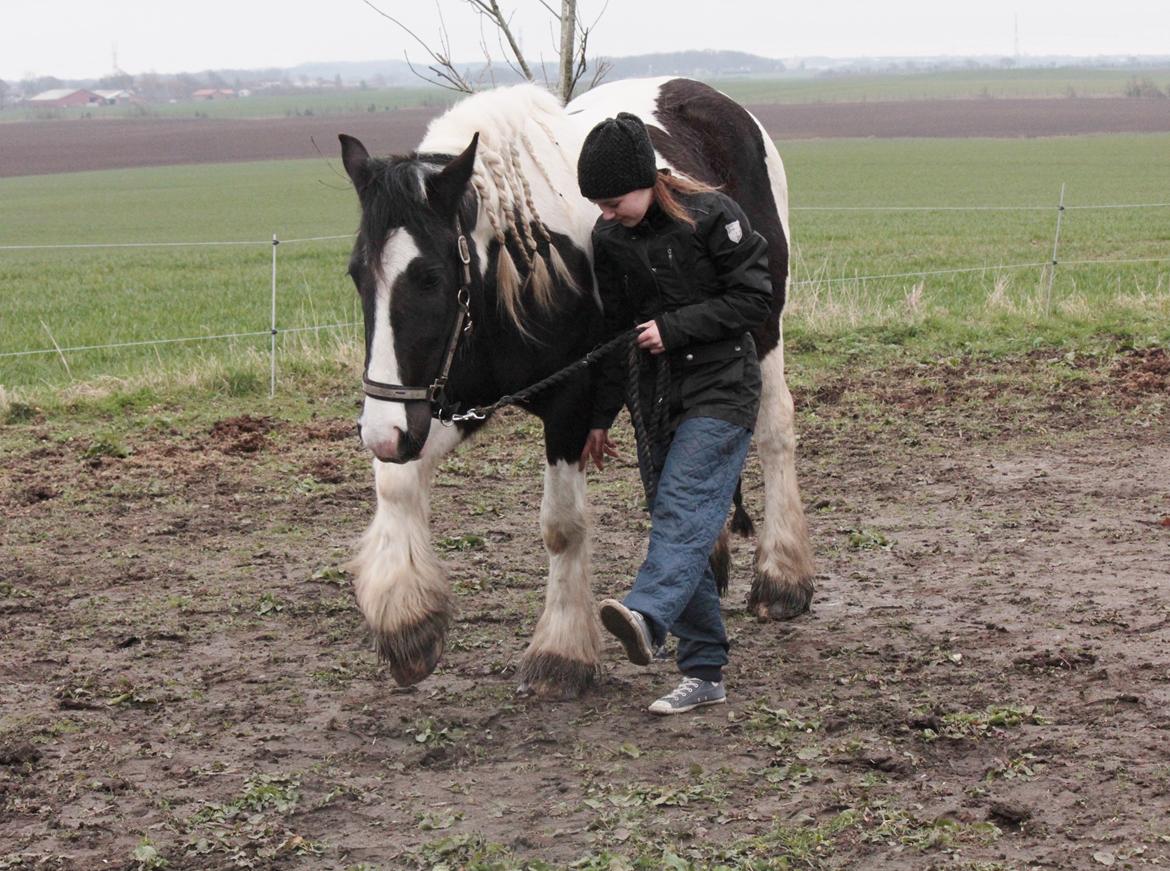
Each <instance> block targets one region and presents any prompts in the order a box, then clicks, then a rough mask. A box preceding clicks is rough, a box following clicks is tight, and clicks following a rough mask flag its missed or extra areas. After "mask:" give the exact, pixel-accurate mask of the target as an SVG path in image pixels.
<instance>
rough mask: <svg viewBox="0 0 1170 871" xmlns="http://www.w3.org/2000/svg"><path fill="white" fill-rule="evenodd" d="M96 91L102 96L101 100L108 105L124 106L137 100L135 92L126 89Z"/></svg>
mask: <svg viewBox="0 0 1170 871" xmlns="http://www.w3.org/2000/svg"><path fill="white" fill-rule="evenodd" d="M94 93H95V94H97V95H98V96H99V97H101V101H102V102H103V103H105V104H106V105H107V106H124V105H125V104H127V103H133V102H136V98H135V96H134V94H132V93H130V92H129V91H126V90H112V91H107V90H97V91H94Z"/></svg>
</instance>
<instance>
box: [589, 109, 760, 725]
mask: <svg viewBox="0 0 1170 871" xmlns="http://www.w3.org/2000/svg"><path fill="white" fill-rule="evenodd" d="M577 180H578V184H579V186H580V188H581V194H582V196H584V197H586V198H587V199H589V200H591V201H593V202H594V203H595V204H596V205H597V206H598V207H600V209H601V217H600V218H599V219H598V221H597V224H596V225H595V227H594V229H593V254H594V270H595V273H596V276H597V282H598V287H599V291H600V294H601V299H602V303H603V305H604V309H605V329H606V333H607V335H610V336H612V335H617V334H618V333H619V332H621V331H622V330H625V329H628V328H629V327H631V326H636V327H637V329H638V330H639V331H640V332H639V334H638V338H637V346H638V349H639V351H638V352H637V353H638V354H640V355H641V357H640V359H639V361H638V377H637V388H636V393H634V392H633V391H631V393H632V396H631V399H632V400H633V402H636V403H637V404H638V405H639V406H640V411H641V412H642V413H643V415H644V417H645V418H647V419H649V418H654V419H657V420H664V426H663V427H662V428H661V429H662V430H663V432H661V433H660V434H659V436H660V437H659V438H658V439H656V440H655V442H656V443H654V444H650V445H647V444H643V445H640V448H641V450H639V468H640V470H641V472H642V480H643V483H644V485H645V486H646V491H647V502H648V506H649V508H650V512H651V529H650V545H649V549H648V551H647V555H646V560H645V562H643V563H642V567H641V568H640V569H639V571H638V576H637V579H636V580H635V581H634V586H633V589H632V590H631V591H630V593H629V595H627V596H626V597H625V599H624V600H623V601H620V602H619V601H617V600H616V599H605V600H603V601H602V602H601V605H600V611H601V621H602V624H603V625H604V626H605V628H606V629H607V630H609V631H610V632H611V633H613V634H614V635H615V636H617V638H618V639H619V640H620V641H621V643H622V645H623V646H624V647H625V651H626V655H627V656H628V657H629V659H630V661H631V662H633V663H635V664H637V665H648V664H649V663H650V660H651V657H652V653H653V650H654V648H655V647H656V646H658V645H661V644H662V643H663V642H664V641H665V638H666V634H667V632H670V633H671V634H673V635H675V636H677V638H678V639H679V643H678V669H679V671H680V672H681V673H682V675H683V679H682V682H681V683H680V684H679V685H678V687H677V688H676V689H675V690H674V691H673V692H670V693H668V694H667V695H665V696H663V697H662V698H660V699H658V700H657V701H655V702H654V703H653V704H652V705H650V711H651V712H652V713H655V714H676V713H681V712H683V711H689V710H692V709H693V708H696V707H699V706H700V705H712V704H720V703H722V702H724V701H725V700H726V693H725V691H724V687H723V666H724V665H726V664H727V650H728V642H727V633H726V631H725V630H724V627H723V620H722V617H721V616H720V613H719V595H718V593H717V591H716V589H715V576H714V573H713V572H712V570H711V568H710V566H709V563H708V557H709V556H710V554H711V550H712V548H713V547H714V545H715V541H716V539H717V538H718V536H719V533H720V531H721V530H722V528H723V524H724V522H725V520H726V518H727V512H728V509H729V507H730V505H731V499H732V496H733V494H734V492H735V486H736V483H737V482H738V480H739V476H740V473H741V471H742V470H743V464H744V459H745V457H746V456H747V450H748V443H749V442H750V440H751V430H752V427H753V426H754V425H755V419H756V412H757V410H758V409H759V401H760V399H759V398H760V366H759V361H758V360H757V358H756V348H755V343H754V342H753V340H752V337H751V333H750V332H749V331H750V330H752V329H753V328H755V327H757V326H759V325H761V324H763V323H764V321H765V320H766V318H767V317H768V315H769V312H770V309H771V302H772V284H771V279H770V278H769V275H768V260H767V242H766V241H765V240H764V238H763V237H762V236H760V235H759V234H758V233H755V232H753V231H752V229H751V227H750V226H749V225H748V221H747V218H746V217H745V216H744V213H743V211H742V210H741V209H740V208H739V206H738V205H736V204H735V202H733V201H732V200H731V199H730V198H728V197H727V196H725V195H724V194H722V193H720V192H719V191H717V190H714V189H713V188H710V187H708V186H706V185H702V184H699V183H697V182H694V181H690V180H684V179H682V178H680V177H676V176H673V175H671V174H670V173H669V172H668V171H665V170H664V171H662V172H659V171H658V170H657V166H656V163H655V158H654V149H653V146H652V145H651V144H650V137H649V135H648V134H647V132H646V127H645V125H644V124H643V123H642V121H641V120H640V119H639V118H638V117H637V116H635V115H631V114H629V113H626V112H622V113H620V114H619V115H618V116H617V117H616V118H607V119H606V120H605V121H602V122H601V123H600V124H598V125H597V126H596V127H594V128H593V129H592V130H591V131H590V132H589V135H588V136H587V137H586V138H585V143H584V145H583V146H582V149H581V155H580V158H579V160H578V163H577ZM663 361H665V362H663ZM628 365H629V363H628V362H627V361H626V360H623V359H621V358H620V356H619V355H615V356H611V358H610V359H609V360H607V361H606V363H605V364H604V365H603V366H602V367H601V369H600V371H598V372H597V373H596V374H597V377H596V389H595V391H594V399H593V412H592V422H591V427H592V428H591V430H590V432H589V437H588V440H587V441H586V444H585V448H584V450H583V451H582V454H581V467H582V468H584V467H585V465H586V463H587V462H588V461H589V460H592V461H593V463H594V464H595V465H596V466H597V468H598V469H601V468H603V466H604V462H605V457H606V456H611V457H614V456H617V446H616V445H615V443H614V442H613V441H612V440H611V439H610V436H609V428H610V426H611V425H612V424H613V421H614V418H615V417H616V416H617V414H618V412H619V411H620V410H621V406H622V404H623V403H624V402H626V401H627V391H626V384H627V379H628V375H629V372H628ZM662 365H666V366H668V367H669V368H668V372H669V377H668V378H666V377H660V376H661V374H662V373H661V372H660V371H659V367H660V366H662ZM633 407H634V406H633V404H631V410H633ZM663 416H664V417H663ZM643 429H644V428H643ZM655 429H657V427H655ZM654 435H655V434H654V433H653V432H650V433H649V434H648V435H647V436H646V438H649V439H652V438H653V437H654Z"/></svg>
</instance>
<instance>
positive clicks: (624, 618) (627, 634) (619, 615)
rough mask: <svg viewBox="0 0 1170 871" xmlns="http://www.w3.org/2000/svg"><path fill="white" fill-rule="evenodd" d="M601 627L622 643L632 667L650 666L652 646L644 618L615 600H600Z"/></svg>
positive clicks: (652, 653) (648, 628)
mask: <svg viewBox="0 0 1170 871" xmlns="http://www.w3.org/2000/svg"><path fill="white" fill-rule="evenodd" d="M601 625H603V626H604V627H605V628H606V629H608V630H609V631H610V634H612V635H614V636H615V637H616V638H617V640H618V641H620V642H621V643H622V647H624V648H625V649H626V656H627V657H628V658H629V660H630V662H632V663H634V665H649V664H650V657H651V656H653V655H654V645H653V639H651V637H650V627H649V626H647V625H646V618H645V617H643V616H642V615H641V614H639V613H638V612H637V611H631V610H630V609H629V608H627V607H626V606H625V605H623V604H622V603H621V602H619V601H618V600H617V599H602V600H601Z"/></svg>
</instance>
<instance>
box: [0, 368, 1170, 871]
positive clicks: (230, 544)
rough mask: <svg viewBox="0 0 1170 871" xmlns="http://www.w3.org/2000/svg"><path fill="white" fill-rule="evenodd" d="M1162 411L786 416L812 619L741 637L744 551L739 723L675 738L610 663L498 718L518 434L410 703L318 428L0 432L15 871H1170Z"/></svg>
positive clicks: (526, 582) (1029, 406)
mask: <svg viewBox="0 0 1170 871" xmlns="http://www.w3.org/2000/svg"><path fill="white" fill-rule="evenodd" d="M354 392H355V395H356V388H355V391H354ZM1168 395H1170V357H1168V356H1167V355H1166V354H1165V353H1164V352H1155V351H1151V352H1135V353H1129V354H1125V355H1122V356H1120V357H1116V358H1095V357H1074V356H1058V357H1052V356H1046V355H1036V356H1034V357H1027V358H1019V359H1015V360H1008V361H1000V362H997V363H994V364H989V363H983V364H977V363H975V362H973V361H969V360H960V359H955V360H952V361H951V362H950V363H948V364H938V365H933V366H927V365H912V364H907V365H904V366H899V367H897V368H891V369H890V370H889V371H887V372H884V373H882V374H881V376H880V377H879V376H878V375H876V374H874V375H854V376H850V377H848V378H840V379H823V380H821V381H818V382H817V383H816V384H815V386H813V387H810V388H807V389H805V390H802V391H800V392H799V395H798V397H797V399H798V405H799V406H800V408H801V409H802V412H801V420H800V427H801V438H802V447H801V453H800V458H799V468H800V473H801V475H802V485H803V490H804V496H805V500H806V505H807V507H808V511H809V516H810V521H811V525H812V530H813V535H814V537H815V545H816V550H817V557H818V560H819V568H820V571H821V575H820V577H819V580H818V583H819V588H818V591H817V595H816V600H815V604H814V610H813V612H812V613H811V614H809V615H807V616H805V617H803V618H800V619H798V620H796V621H794V622H792V623H788V624H783V625H777V624H759V623H756V622H753V621H751V620H749V619H747V617H746V616H745V614H744V613H743V610H742V603H743V600H744V597H745V595H746V592H747V588H748V585H749V583H750V574H749V566H750V545H749V544H748V543H740V544H739V545H737V552H736V565H735V569H734V571H733V586H732V590H731V592H730V595H729V597H728V598H727V600H726V617H727V620H728V625H729V629H730V631H731V633H732V635H733V638H734V648H733V654H732V655H733V664H732V666H731V668H730V670H729V673H728V683H729V691H730V703H729V704H728V705H727V706H726V707H721V708H713V709H707V710H706V711H705V712H701V713H696V714H692V715H684V716H681V717H678V718H672V719H670V720H666V721H664V720H662V719H656V718H652V717H651V716H650V715H648V714H646V713H644V707H645V705H646V704H647V703H648V702H649V701H650V700H651V699H652V698H653V697H655V696H656V695H657V694H658V693H659V692H660V691H661V690H663V689H665V688H667V687H669V686H670V685H672V681H673V676H672V674H671V670H670V668H669V667H668V666H661V667H656V668H652V669H648V670H640V669H637V668H635V667H634V666H631V665H630V664H628V663H626V662H625V661H624V660H622V659H621V657H620V656H619V653H620V648H619V647H618V646H617V645H616V643H610V644H608V645H607V649H606V659H605V664H604V672H603V674H602V675H600V677H599V679H598V682H597V684H596V686H595V688H594V689H593V690H592V691H591V692H590V693H589V694H588V695H586V696H585V697H583V698H581V699H579V700H576V701H567V702H540V701H536V700H532V699H524V698H518V697H516V696H515V695H514V693H513V690H514V679H513V674H512V671H513V669H514V667H515V664H516V662H517V659H518V657H519V655H520V653H521V652H522V650H523V648H524V645H525V643H526V639H527V638H528V636H529V634H530V632H531V630H532V627H533V625H534V623H535V619H536V617H537V615H538V613H539V609H540V607H541V600H542V595H543V583H542V580H543V575H544V571H545V557H544V551H543V547H542V546H541V544H540V539H539V532H538V528H537V513H538V505H539V500H540V493H539V486H540V484H539V482H540V467H541V460H540V450H539V445H538V438H537V435H536V430H535V428H534V426H533V425H532V423H531V422H530V421H528V420H527V419H525V418H523V417H521V416H520V415H518V414H515V415H508V416H506V417H505V418H504V419H502V420H501V421H498V422H497V423H496V424H495V425H494V427H493V428H492V429H491V430H490V431H489V433H488V434H487V435H486V436H485V437H484V438H483V439H481V440H480V441H479V442H478V443H477V444H476V445H474V446H472V447H471V448H470V449H469V450H466V451H464V452H461V453H459V454H457V455H455V456H454V457H453V458H452V459H451V460H450V461H448V462H447V464H446V465H445V466H444V468H443V471H442V473H441V476H440V480H439V486H438V488H437V491H436V498H435V503H434V516H435V521H434V528H435V540H436V542H437V546H438V549H439V550H440V551H442V552H445V553H446V555H447V557H448V559H449V562H450V569H451V576H452V580H453V583H454V586H455V588H456V590H457V592H458V599H459V608H460V611H459V614H458V618H457V622H456V623H455V625H454V626H453V628H452V631H451V635H450V638H449V644H448V651H447V654H446V656H445V658H444V660H443V661H442V663H441V664H440V667H439V669H438V671H437V672H436V673H435V674H434V675H432V676H431V677H430V678H429V679H428V680H426V681H425V682H424V683H422V684H421V685H420V686H418V687H417V688H415V689H412V690H400V689H398V688H396V687H395V686H394V684H393V682H392V681H391V680H390V679H389V676H388V674H386V673H385V672H384V670H383V669H381V668H380V667H379V666H378V664H377V663H376V661H375V659H374V657H373V654H372V653H371V652H370V649H369V647H368V645H367V642H366V640H365V638H364V633H363V629H362V625H361V621H360V618H359V615H358V613H357V610H356V607H355V605H354V603H353V601H352V596H351V594H350V592H349V589H348V579H347V578H346V577H345V576H344V575H343V574H342V573H341V572H340V571H339V570H338V568H337V567H338V566H339V565H340V564H341V563H342V562H343V561H344V559H345V557H346V555H347V553H348V551H349V544H350V542H351V540H352V539H354V538H355V537H356V536H357V535H358V534H359V533H360V531H361V530H362V528H363V527H364V524H365V523H366V522H367V521H368V519H369V516H370V512H371V510H372V495H371V492H370V474H369V467H368V461H367V458H366V457H365V456H363V454H362V452H361V451H360V449H359V448H358V446H357V444H356V441H355V439H354V438H353V434H352V426H351V424H350V423H349V422H348V421H347V420H344V419H340V418H341V415H338V419H334V418H333V416H323V417H322V418H321V419H318V420H314V421H311V422H309V423H307V424H293V423H290V422H285V421H281V420H277V419H272V418H257V417H235V418H231V419H227V420H220V421H215V422H209V423H207V424H202V423H201V424H199V425H198V426H192V427H182V426H176V425H174V424H171V423H168V422H167V415H168V412H167V410H165V409H155V410H153V411H152V412H151V414H152V418H151V419H152V420H154V421H155V422H154V423H150V424H148V425H144V426H143V428H142V430H141V432H140V434H139V435H137V436H136V437H135V438H133V439H132V440H125V441H118V440H117V439H105V438H102V437H98V436H93V437H85V438H77V439H73V440H70V441H63V440H61V439H60V438H58V437H57V436H56V435H55V433H56V431H57V430H56V429H55V424H54V421H51V420H43V419H38V418H36V417H33V419H31V420H28V421H25V422H21V423H12V424H9V425H8V426H6V427H4V428H3V431H0V438H2V439H3V443H4V445H5V448H11V450H10V451H9V452H8V456H7V457H6V459H5V462H4V464H3V469H2V471H0V511H2V512H3V516H4V518H5V519H4V524H3V527H2V532H0V552H2V553H3V560H2V562H0V638H2V639H3V642H2V645H3V657H2V658H0V706H2V708H0V710H2V718H0V868H3V869H13V868H22V869H23V868H30V869H31V868H38V869H42V868H43V869H87V871H88V869H94V868H104V867H109V868H120V869H142V868H160V867H164V864H163V863H164V862H165V867H167V868H170V869H221V868H223V869H226V868H270V869H302V868H303V869H320V868H338V869H340V868H366V869H370V868H378V869H400V868H440V867H442V868H448V869H455V868H482V869H486V868H516V867H531V868H537V867H556V868H560V867H567V866H569V865H570V864H571V863H574V862H578V863H579V864H574V865H572V867H574V868H589V869H601V868H606V869H631V868H635V867H636V868H647V869H649V868H663V867H670V868H689V867H694V868H707V867H714V866H719V867H728V868H749V867H750V868H867V869H869V868H881V869H927V868H939V869H942V868H947V869H951V868H965V869H982V871H988V869H1007V868H1013V869H1023V868H1059V869H1069V868H1100V867H1117V868H1137V867H1145V866H1159V865H1160V866H1166V865H1168V864H1170V819H1168V817H1167V814H1166V808H1167V806H1168V804H1170V731H1168V730H1170V716H1168V714H1167V705H1168V703H1170V650H1168V645H1167V638H1168V631H1170V601H1168V599H1167V596H1166V590H1167V584H1168V581H1170V569H1168V566H1170V452H1168V451H1167V450H1166V445H1167V443H1168V440H1170V407H1168V406H1167V396H1168ZM624 441H625V443H626V445H627V446H628V445H629V437H628V434H627V435H626V437H625V439H624ZM755 469H756V466H755V463H754V460H752V461H751V464H750V465H749V475H748V478H747V480H746V492H747V498H748V503H749V506H750V507H751V509H752V513H753V514H754V515H755V516H756V517H757V518H758V517H759V502H760V495H761V494H760V491H759V482H758V478H757V477H756V474H755ZM590 486H591V491H592V501H593V505H594V518H595V527H596V530H597V533H596V541H597V546H596V554H595V558H594V564H595V589H596V591H597V593H598V595H599V596H600V595H603V594H607V593H617V592H619V591H621V590H622V589H624V588H625V586H626V585H627V584H628V582H629V578H630V576H631V573H632V571H633V570H634V569H635V568H636V565H637V562H638V560H639V557H640V555H641V553H642V552H643V548H644V540H645V520H644V518H643V516H642V515H641V514H640V512H639V511H638V510H637V498H636V486H637V485H636V482H635V473H634V470H633V468H631V467H630V466H629V465H625V466H620V467H618V468H615V469H611V470H610V471H609V472H607V473H606V474H605V475H603V476H594V477H593V478H591V485H590ZM664 851H666V852H664ZM672 857H673V858H672ZM524 862H528V863H529V864H528V865H525V864H523V863H524ZM541 862H544V863H547V864H544V865H542V864H540V863H541ZM687 862H691V863H693V864H690V865H688V864H686V863H687ZM752 862H754V863H755V864H751V863H752ZM720 863H722V864H720Z"/></svg>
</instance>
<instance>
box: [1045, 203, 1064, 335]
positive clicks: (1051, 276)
mask: <svg viewBox="0 0 1170 871" xmlns="http://www.w3.org/2000/svg"><path fill="white" fill-rule="evenodd" d="M1064 185H1065V183H1064V182H1061V183H1060V205H1058V206H1057V207H1056V237H1055V238H1054V239H1053V240H1052V262H1051V263H1050V264H1048V287H1047V288H1046V289H1045V291H1044V314H1045V316H1048V315H1051V314H1052V282H1054V281H1055V280H1056V250H1057V248H1058V247H1060V221H1061V218H1063V217H1064Z"/></svg>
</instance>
